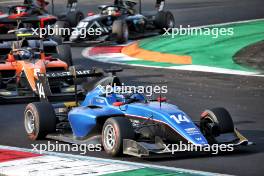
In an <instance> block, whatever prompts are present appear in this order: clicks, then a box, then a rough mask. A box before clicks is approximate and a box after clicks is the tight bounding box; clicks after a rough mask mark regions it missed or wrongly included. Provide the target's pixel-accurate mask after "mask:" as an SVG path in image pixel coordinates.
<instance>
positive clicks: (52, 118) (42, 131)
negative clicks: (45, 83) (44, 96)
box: [24, 102, 57, 140]
mask: <svg viewBox="0 0 264 176" xmlns="http://www.w3.org/2000/svg"><path fill="white" fill-rule="evenodd" d="M28 111H30V112H31V113H32V114H33V115H34V125H35V129H34V131H33V132H32V133H28V132H27V135H28V137H29V138H30V139H31V140H38V139H43V138H45V137H46V135H47V134H49V133H53V132H55V131H56V121H57V120H56V115H55V112H54V109H53V107H52V105H51V104H50V103H46V102H45V103H44V102H36V103H30V104H28V105H27V107H26V109H25V112H24V114H25V128H26V113H27V112H28Z"/></svg>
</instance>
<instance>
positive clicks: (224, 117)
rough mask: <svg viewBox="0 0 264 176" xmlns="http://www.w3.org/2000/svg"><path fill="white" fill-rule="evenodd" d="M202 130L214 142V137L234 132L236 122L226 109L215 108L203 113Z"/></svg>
mask: <svg viewBox="0 0 264 176" xmlns="http://www.w3.org/2000/svg"><path fill="white" fill-rule="evenodd" d="M200 128H201V131H202V133H203V134H204V135H205V136H206V137H207V138H208V140H209V141H211V142H214V137H217V136H219V135H220V134H224V133H232V132H234V122H233V120H232V117H231V115H230V114H229V112H228V111H227V110H226V109H225V108H213V109H211V110H205V111H204V112H203V113H202V118H201V121H200Z"/></svg>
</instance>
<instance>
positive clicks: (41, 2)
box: [35, 0, 49, 9]
mask: <svg viewBox="0 0 264 176" xmlns="http://www.w3.org/2000/svg"><path fill="white" fill-rule="evenodd" d="M48 4H49V3H48V2H46V1H45V0H36V2H35V5H36V6H37V7H39V8H42V9H45V8H46V6H47V5H48Z"/></svg>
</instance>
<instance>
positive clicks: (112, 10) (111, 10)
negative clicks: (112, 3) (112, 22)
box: [107, 7, 118, 16]
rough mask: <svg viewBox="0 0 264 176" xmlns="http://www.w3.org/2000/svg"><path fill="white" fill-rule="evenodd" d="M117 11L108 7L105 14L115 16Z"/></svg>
mask: <svg viewBox="0 0 264 176" xmlns="http://www.w3.org/2000/svg"><path fill="white" fill-rule="evenodd" d="M117 11H118V9H117V8H116V7H108V8H107V14H108V15H109V16H110V15H115V14H116V12H117Z"/></svg>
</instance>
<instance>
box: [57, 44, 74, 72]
mask: <svg viewBox="0 0 264 176" xmlns="http://www.w3.org/2000/svg"><path fill="white" fill-rule="evenodd" d="M57 53H58V58H59V59H60V60H62V61H63V62H65V63H66V64H67V65H68V67H69V66H72V65H73V61H72V53H71V46H70V45H58V46H57Z"/></svg>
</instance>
